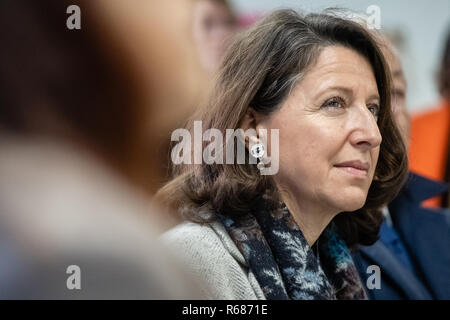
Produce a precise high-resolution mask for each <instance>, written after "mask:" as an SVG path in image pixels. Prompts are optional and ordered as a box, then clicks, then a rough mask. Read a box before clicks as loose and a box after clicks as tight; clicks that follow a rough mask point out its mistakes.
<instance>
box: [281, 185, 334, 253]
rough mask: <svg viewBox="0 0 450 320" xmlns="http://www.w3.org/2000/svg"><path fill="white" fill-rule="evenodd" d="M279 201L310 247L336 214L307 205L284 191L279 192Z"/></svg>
mask: <svg viewBox="0 0 450 320" xmlns="http://www.w3.org/2000/svg"><path fill="white" fill-rule="evenodd" d="M281 199H282V200H283V202H284V204H285V205H286V207H287V208H288V210H289V212H290V213H291V215H292V218H293V219H294V221H295V222H296V223H297V225H298V227H299V228H300V230H301V231H302V233H303V236H304V237H305V239H306V241H307V242H308V245H309V246H310V247H311V246H312V245H313V244H314V243H315V242H316V241H317V239H318V238H319V236H320V235H321V234H322V232H323V230H324V229H325V228H326V227H327V226H328V224H329V223H330V222H331V220H332V219H333V218H334V217H335V216H336V215H337V213H338V212H336V210H332V209H330V208H326V207H322V206H317V205H314V204H311V203H308V202H307V201H304V199H300V197H293V196H291V193H289V192H286V191H284V192H281ZM297 199H298V200H297Z"/></svg>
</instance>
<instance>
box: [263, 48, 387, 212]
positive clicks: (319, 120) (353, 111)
mask: <svg viewBox="0 0 450 320" xmlns="http://www.w3.org/2000/svg"><path fill="white" fill-rule="evenodd" d="M379 103H380V100H379V94H378V88H377V83H376V81H375V76H374V74H373V71H372V68H371V66H370V64H369V62H368V61H367V60H366V59H365V58H364V57H363V56H361V55H359V54H358V53H357V52H355V51H353V50H351V49H348V48H345V47H341V46H329V47H326V48H324V49H323V50H322V51H321V54H320V56H319V57H318V60H317V62H316V64H315V65H314V66H313V67H312V68H311V69H310V70H309V71H308V72H307V73H306V75H305V76H304V78H303V79H302V80H301V81H300V82H299V84H298V85H297V86H296V87H295V88H294V89H293V90H292V92H291V94H290V95H289V96H288V97H287V99H286V100H285V102H284V103H283V104H282V105H281V107H280V109H278V110H277V111H276V112H274V113H272V114H271V115H270V116H268V117H265V118H264V119H263V120H262V121H261V122H259V124H258V126H257V127H259V128H267V129H279V130H280V131H279V134H280V141H279V150H280V154H279V159H280V169H279V172H278V174H277V175H276V176H275V180H276V182H277V184H278V185H279V187H280V188H282V189H283V190H287V191H288V193H289V194H290V196H294V197H295V199H301V201H299V202H301V203H302V204H303V205H305V207H307V206H315V207H317V206H320V207H323V208H326V209H327V210H333V211H336V212H337V213H338V212H342V211H354V210H357V209H359V208H361V207H362V206H363V205H364V203H365V200H366V197H367V193H368V190H369V187H370V184H371V182H372V178H373V176H374V172H375V167H376V164H377V161H378V154H379V150H380V143H381V135H380V131H379V129H378V126H377V113H378V110H379Z"/></svg>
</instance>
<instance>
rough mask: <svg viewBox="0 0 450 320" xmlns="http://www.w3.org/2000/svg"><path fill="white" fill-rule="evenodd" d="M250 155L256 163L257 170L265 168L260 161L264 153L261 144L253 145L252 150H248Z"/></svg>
mask: <svg viewBox="0 0 450 320" xmlns="http://www.w3.org/2000/svg"><path fill="white" fill-rule="evenodd" d="M250 153H251V155H252V156H253V157H255V158H256V160H257V161H258V164H257V165H256V167H257V168H258V169H259V170H262V169H263V168H264V167H265V165H264V163H263V162H262V161H261V160H262V159H261V158H262V157H263V156H264V153H265V150H264V145H263V144H261V143H258V144H255V145H253V146H252V148H251V149H250Z"/></svg>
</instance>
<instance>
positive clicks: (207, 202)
mask: <svg viewBox="0 0 450 320" xmlns="http://www.w3.org/2000/svg"><path fill="white" fill-rule="evenodd" d="M333 45H339V46H345V47H347V48H350V49H353V50H355V51H356V52H358V53H359V54H361V55H363V56H364V57H365V58H366V59H367V60H368V61H369V63H370V65H371V66H372V68H373V72H374V74H375V79H376V82H377V85H378V91H379V95H380V107H381V109H380V114H379V117H378V126H379V129H380V132H381V135H382V137H383V141H382V144H381V146H380V156H379V160H378V163H377V167H376V171H375V176H374V180H373V182H372V184H371V187H370V189H369V192H368V196H367V200H366V203H365V205H364V206H363V207H362V208H361V209H359V210H357V212H356V213H357V214H355V213H354V212H342V213H340V214H339V215H337V216H336V217H335V218H334V219H333V221H334V223H335V224H336V226H337V228H338V230H339V232H340V234H341V236H342V237H343V238H344V239H345V241H346V242H347V244H348V245H349V246H354V245H356V244H358V243H360V244H365V245H369V244H372V243H373V242H375V241H376V239H377V235H378V231H379V226H380V223H381V219H382V216H381V212H380V210H379V208H381V207H382V206H383V205H385V204H387V203H388V202H390V201H391V200H392V199H393V198H394V197H395V196H396V194H397V193H398V191H399V189H400V188H401V187H402V185H403V183H404V181H405V177H406V172H407V166H408V164H407V156H406V152H405V146H404V144H403V142H402V138H401V136H400V133H399V131H398V129H397V127H396V125H395V123H394V120H393V117H392V114H391V106H390V71H389V69H388V66H387V64H386V62H385V60H384V57H383V55H382V53H381V51H380V49H379V47H378V45H377V43H376V41H375V40H374V38H373V37H372V36H371V34H370V32H369V31H367V30H366V29H365V28H364V27H363V26H361V25H360V24H358V23H356V22H352V21H349V20H345V19H342V18H339V17H337V16H334V15H331V14H330V13H326V14H325V13H321V14H308V15H302V14H299V13H297V12H295V11H293V10H279V11H276V12H274V13H272V14H270V15H269V16H267V17H266V18H264V19H263V20H262V21H260V22H259V23H258V24H256V25H255V26H254V27H252V28H251V29H249V30H247V31H246V32H244V33H242V34H241V35H240V36H239V37H238V38H237V39H236V40H235V42H234V43H233V45H232V46H231V48H230V49H229V50H228V52H227V54H226V57H225V60H224V64H223V65H222V68H221V70H220V73H219V76H218V80H217V83H216V87H215V91H214V92H213V94H212V96H211V99H210V101H209V103H208V104H207V105H206V106H205V108H203V109H201V110H199V114H197V115H195V117H194V118H195V119H200V120H202V122H203V126H204V129H206V128H217V129H219V130H220V131H221V132H222V133H225V130H226V129H227V128H228V129H236V128H239V125H240V123H241V119H242V118H243V117H244V115H245V113H246V112H247V109H248V108H249V107H250V106H251V107H252V108H253V109H254V110H255V111H257V112H259V113H261V114H264V115H268V114H270V113H272V112H274V111H275V110H277V108H279V106H280V105H281V103H282V102H283V100H284V99H285V98H286V97H287V96H288V95H289V91H290V89H291V88H292V87H293V86H294V85H295V84H296V83H298V82H299V81H300V80H301V79H302V77H303V76H304V75H305V73H306V72H307V71H308V70H309V69H308V68H310V67H312V66H314V64H315V61H316V60H317V57H318V56H319V54H320V52H321V50H322V49H323V48H325V47H327V46H333ZM224 148H225V145H224ZM246 152H247V158H248V150H246ZM173 174H174V178H173V180H171V181H170V182H169V183H168V184H167V185H166V186H164V187H163V188H162V189H161V190H160V191H159V193H158V198H160V199H162V201H164V202H166V203H167V204H169V205H171V206H173V207H175V208H176V209H177V210H178V211H179V212H180V213H181V214H182V215H183V216H184V217H185V218H187V219H188V220H191V221H194V222H198V223H206V222H210V221H212V220H214V219H216V216H217V215H216V214H217V213H220V214H222V215H226V216H233V215H240V214H244V213H247V212H250V211H251V210H252V208H254V207H256V205H257V203H259V202H260V201H261V200H263V199H264V201H265V203H267V205H268V206H271V207H273V209H276V208H277V207H279V205H280V195H279V192H278V190H277V188H276V186H275V183H274V181H273V178H272V177H271V176H264V175H260V173H259V170H258V169H257V168H256V166H255V165H254V164H248V162H246V164H236V162H235V164H212V165H207V164H201V165H183V166H175V167H174V171H173Z"/></svg>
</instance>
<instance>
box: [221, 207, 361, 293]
mask: <svg viewBox="0 0 450 320" xmlns="http://www.w3.org/2000/svg"><path fill="white" fill-rule="evenodd" d="M220 217H221V220H222V223H223V224H224V225H225V228H226V229H227V231H228V233H229V234H230V236H231V238H232V239H233V241H234V242H235V243H236V245H237V247H238V248H239V250H240V251H241V253H242V255H243V256H244V258H245V260H246V261H247V263H248V265H249V266H250V269H251V270H252V272H253V273H254V275H255V277H256V279H257V280H258V283H259V284H260V286H261V288H262V290H263V292H264V295H265V296H266V298H267V299H269V300H272V299H275V300H289V299H293V300H324V299H325V300H335V299H367V296H366V293H365V291H364V289H363V287H362V284H361V282H360V279H359V276H358V272H357V270H356V268H355V265H354V264H353V260H352V258H351V255H350V252H349V249H348V248H347V246H346V244H345V242H344V241H343V240H342V239H341V238H340V237H339V236H338V234H337V232H336V231H335V230H334V227H333V224H332V223H331V224H330V225H329V226H328V227H327V228H326V229H325V230H324V232H323V233H322V235H321V236H320V238H319V240H318V241H317V242H316V244H315V246H313V248H315V249H316V251H317V252H316V253H314V252H313V249H312V248H311V247H310V246H309V245H308V243H307V242H306V239H305V237H304V236H303V234H302V232H301V231H300V229H299V228H298V226H297V224H296V223H295V221H294V220H293V218H292V216H291V214H290V212H289V211H288V209H287V207H286V206H283V208H282V209H281V210H279V211H278V212H271V211H268V210H267V209H260V210H258V212H253V213H252V214H247V215H245V216H241V217H238V218H233V219H231V218H226V217H223V216H220Z"/></svg>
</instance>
